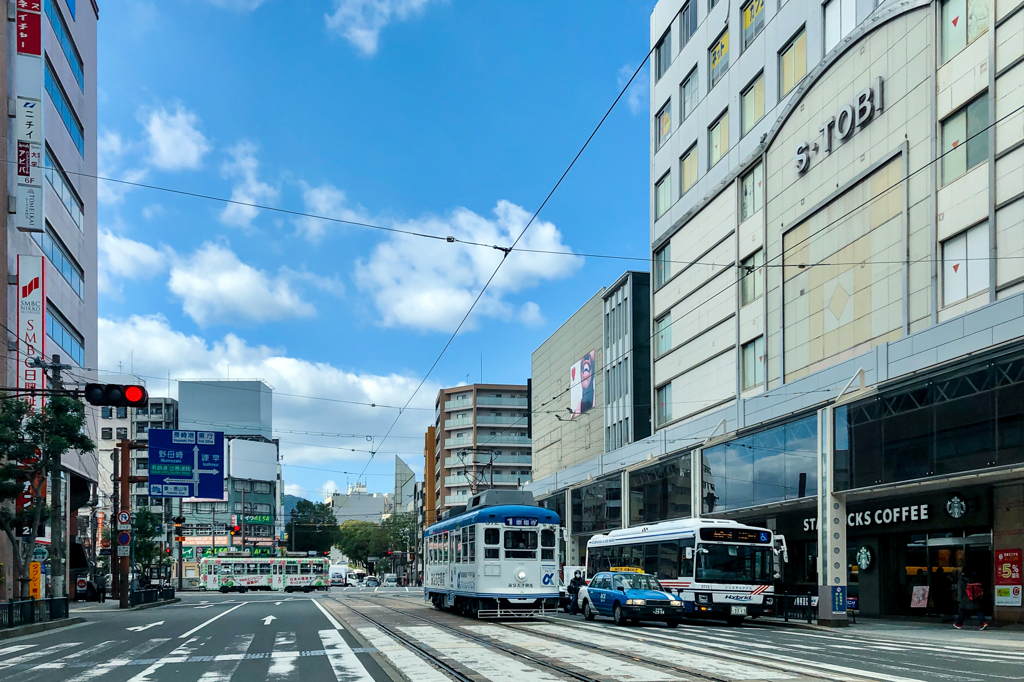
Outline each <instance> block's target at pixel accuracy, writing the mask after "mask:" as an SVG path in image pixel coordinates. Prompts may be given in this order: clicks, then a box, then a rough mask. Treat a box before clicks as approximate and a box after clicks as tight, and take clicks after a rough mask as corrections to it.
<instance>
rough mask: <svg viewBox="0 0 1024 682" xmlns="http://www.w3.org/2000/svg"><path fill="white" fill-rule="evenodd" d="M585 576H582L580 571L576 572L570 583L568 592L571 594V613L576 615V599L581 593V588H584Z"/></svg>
mask: <svg viewBox="0 0 1024 682" xmlns="http://www.w3.org/2000/svg"><path fill="white" fill-rule="evenodd" d="M583 584H584V583H583V576H581V575H580V572H579V571H576V573H575V574H573V576H572V580H570V581H569V586H568V587H567V588H565V589H566V591H567V592H568V593H569V613H570V614H572V615H574V616H575V615H576V608H577V607H576V597H577V596H578V595H579V593H580V588H581V587H583Z"/></svg>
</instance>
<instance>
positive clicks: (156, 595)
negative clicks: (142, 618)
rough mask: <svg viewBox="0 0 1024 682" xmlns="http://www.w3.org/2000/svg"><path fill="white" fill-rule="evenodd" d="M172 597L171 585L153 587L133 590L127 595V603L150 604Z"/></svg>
mask: <svg viewBox="0 0 1024 682" xmlns="http://www.w3.org/2000/svg"><path fill="white" fill-rule="evenodd" d="M167 599H174V588H173V587H154V588H151V589H148V590H133V591H132V593H131V594H130V595H129V603H131V605H132V606H138V605H139V604H152V603H154V602H158V601H165V600H167Z"/></svg>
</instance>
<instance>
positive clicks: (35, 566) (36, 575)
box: [28, 561, 43, 599]
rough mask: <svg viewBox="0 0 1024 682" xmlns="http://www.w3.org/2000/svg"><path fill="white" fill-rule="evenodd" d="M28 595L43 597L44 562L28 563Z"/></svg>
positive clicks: (35, 597)
mask: <svg viewBox="0 0 1024 682" xmlns="http://www.w3.org/2000/svg"><path fill="white" fill-rule="evenodd" d="M28 596H30V597H32V598H33V599H42V598H43V564H42V563H40V562H38V561H33V562H31V563H30V564H29V565H28Z"/></svg>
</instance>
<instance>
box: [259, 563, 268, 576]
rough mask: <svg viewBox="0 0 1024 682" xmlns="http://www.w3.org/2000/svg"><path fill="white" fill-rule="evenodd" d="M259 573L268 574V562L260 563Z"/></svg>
mask: <svg viewBox="0 0 1024 682" xmlns="http://www.w3.org/2000/svg"><path fill="white" fill-rule="evenodd" d="M260 575H270V564H260Z"/></svg>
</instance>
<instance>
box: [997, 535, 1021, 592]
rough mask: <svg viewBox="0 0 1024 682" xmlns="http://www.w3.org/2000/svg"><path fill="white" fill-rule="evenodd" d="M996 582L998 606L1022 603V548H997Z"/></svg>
mask: <svg viewBox="0 0 1024 682" xmlns="http://www.w3.org/2000/svg"><path fill="white" fill-rule="evenodd" d="M994 584H995V588H996V606H1020V605H1021V550H1019V549H997V550H996V565H995V580H994Z"/></svg>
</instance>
